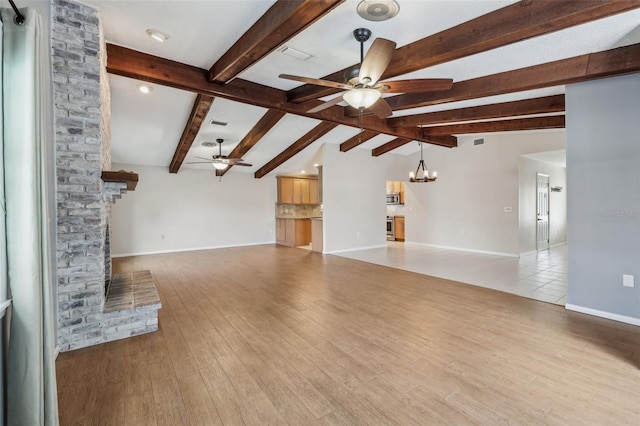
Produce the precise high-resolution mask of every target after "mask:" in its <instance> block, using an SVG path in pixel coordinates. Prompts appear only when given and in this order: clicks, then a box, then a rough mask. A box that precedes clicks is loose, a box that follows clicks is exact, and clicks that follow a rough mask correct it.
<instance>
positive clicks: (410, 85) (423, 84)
mask: <svg viewBox="0 0 640 426" xmlns="http://www.w3.org/2000/svg"><path fill="white" fill-rule="evenodd" d="M451 86H453V79H452V78H414V79H412V80H396V81H382V82H380V83H378V86H376V88H377V89H379V90H380V91H381V92H386V93H422V92H436V91H438V90H449V89H451Z"/></svg>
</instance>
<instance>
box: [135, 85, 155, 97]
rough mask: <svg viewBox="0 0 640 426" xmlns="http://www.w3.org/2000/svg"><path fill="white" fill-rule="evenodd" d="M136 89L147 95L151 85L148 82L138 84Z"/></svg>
mask: <svg viewBox="0 0 640 426" xmlns="http://www.w3.org/2000/svg"><path fill="white" fill-rule="evenodd" d="M138 90H139V91H140V92H142V93H144V94H145V95H148V94H149V93H151V92H153V87H151V86H149V85H148V84H138Z"/></svg>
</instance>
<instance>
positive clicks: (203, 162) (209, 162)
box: [186, 160, 211, 164]
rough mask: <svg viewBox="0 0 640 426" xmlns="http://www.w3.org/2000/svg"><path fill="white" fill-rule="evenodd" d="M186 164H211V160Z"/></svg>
mask: <svg viewBox="0 0 640 426" xmlns="http://www.w3.org/2000/svg"><path fill="white" fill-rule="evenodd" d="M186 164H211V160H209V161H188V162H187V163H186Z"/></svg>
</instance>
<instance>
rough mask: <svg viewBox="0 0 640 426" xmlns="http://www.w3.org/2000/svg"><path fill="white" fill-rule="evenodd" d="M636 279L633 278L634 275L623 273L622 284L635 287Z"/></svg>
mask: <svg viewBox="0 0 640 426" xmlns="http://www.w3.org/2000/svg"><path fill="white" fill-rule="evenodd" d="M633 281H634V279H633V275H627V274H623V275H622V285H623V286H625V287H634V286H635V284H634V282H633Z"/></svg>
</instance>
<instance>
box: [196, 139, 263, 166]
mask: <svg viewBox="0 0 640 426" xmlns="http://www.w3.org/2000/svg"><path fill="white" fill-rule="evenodd" d="M216 142H217V143H218V155H213V156H212V157H211V158H210V159H209V158H204V157H196V158H199V159H200V160H207V161H192V162H189V163H187V164H202V163H210V164H211V165H213V167H215V168H216V170H224V169H226V168H227V167H229V166H245V167H251V166H252V165H253V164H249V163H245V162H244V160H243V159H242V158H229V157H227V156H226V155H222V142H224V139H221V138H218V139H216ZM206 143H207V142H204V143H203V145H204V144H206ZM209 144H210V145H209V146H212V145H213V144H212V143H211V142H209Z"/></svg>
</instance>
